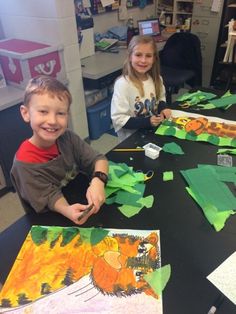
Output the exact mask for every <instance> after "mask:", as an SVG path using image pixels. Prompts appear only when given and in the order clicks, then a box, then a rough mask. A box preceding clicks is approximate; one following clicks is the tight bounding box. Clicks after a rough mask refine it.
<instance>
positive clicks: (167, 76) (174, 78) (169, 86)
mask: <svg viewBox="0 0 236 314" xmlns="http://www.w3.org/2000/svg"><path fill="white" fill-rule="evenodd" d="M159 56H160V64H161V75H162V78H163V81H164V85H165V87H166V98H167V102H168V103H169V104H171V102H172V94H174V93H178V91H179V89H180V88H181V87H184V86H185V84H187V85H189V86H190V87H196V86H199V87H200V86H201V85H202V55H201V43H200V40H199V38H198V37H197V36H196V35H194V34H192V33H183V32H180V33H175V34H173V35H172V36H171V37H169V38H168V40H167V42H166V44H165V46H164V48H163V50H161V51H160V53H159Z"/></svg>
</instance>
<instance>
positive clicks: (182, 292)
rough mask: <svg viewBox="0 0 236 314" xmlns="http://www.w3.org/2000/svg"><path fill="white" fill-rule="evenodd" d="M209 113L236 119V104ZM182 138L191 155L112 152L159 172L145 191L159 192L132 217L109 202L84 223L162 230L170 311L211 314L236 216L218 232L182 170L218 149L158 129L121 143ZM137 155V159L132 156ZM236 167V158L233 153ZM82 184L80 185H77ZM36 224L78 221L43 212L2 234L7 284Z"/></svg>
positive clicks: (0, 272)
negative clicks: (169, 176)
mask: <svg viewBox="0 0 236 314" xmlns="http://www.w3.org/2000/svg"><path fill="white" fill-rule="evenodd" d="M204 114H206V115H207V114H208V115H213V116H217V115H218V116H221V117H222V118H225V119H231V120H235V118H236V106H232V107H231V108H230V109H229V110H227V111H222V112H221V111H220V110H214V111H205V112H204ZM173 141H174V142H176V143H177V144H179V145H180V146H181V147H182V149H183V150H184V152H185V155H171V154H167V153H164V152H161V154H160V157H159V158H158V159H156V160H152V159H150V158H148V157H145V155H144V152H133V153H130V152H129V153H127V152H112V151H111V152H109V153H108V154H107V157H108V159H110V160H112V161H115V162H125V163H127V164H128V165H129V166H133V167H134V169H136V170H138V169H141V170H142V171H144V172H146V171H148V170H150V169H152V170H154V172H155V173H154V176H153V178H152V179H151V180H150V181H147V183H146V191H145V195H150V194H153V195H154V196H155V200H154V205H153V208H151V209H146V208H144V209H142V210H141V212H140V213H139V214H138V215H135V216H133V217H132V218H129V219H128V218H126V217H125V216H123V215H122V214H121V213H120V212H119V211H118V210H117V209H116V206H114V205H109V206H107V205H104V206H103V207H102V209H101V210H100V212H99V213H98V214H97V215H95V216H93V217H91V218H90V219H89V221H88V222H86V224H85V225H84V226H86V227H91V226H97V227H98V226H99V227H105V228H121V229H122V228H125V229H129V228H130V229H144V230H148V229H159V230H160V237H161V255H162V265H166V264H170V265H171V268H172V274H171V278H170V281H169V282H168V284H167V286H166V288H165V290H164V294H163V304H164V306H163V307H164V313H165V314H189V313H191V314H205V313H207V312H208V310H209V308H210V306H211V305H212V303H213V302H214V300H215V299H216V298H217V296H218V295H219V291H218V289H217V288H216V287H215V286H214V285H213V284H211V283H210V282H209V281H208V280H207V279H206V276H207V275H209V274H210V273H211V272H212V271H213V270H214V269H215V268H216V267H217V266H219V265H220V264H221V263H222V262H223V261H224V260H225V259H226V258H228V257H229V256H230V255H231V254H232V253H233V252H234V251H235V250H236V215H235V216H231V217H230V218H229V219H228V221H227V222H226V225H225V227H224V229H223V230H221V231H220V232H216V231H215V230H214V229H213V227H212V226H211V225H210V224H209V223H208V221H207V220H206V218H205V217H204V215H203V212H202V210H201V208H200V207H199V206H198V205H197V204H196V203H195V202H194V200H193V199H192V198H191V197H190V196H189V195H188V193H187V192H186V190H185V187H186V185H187V184H186V182H185V181H184V179H183V177H182V176H181V174H180V172H179V170H184V169H189V168H195V167H196V166H197V164H202V163H205V164H216V160H217V155H216V151H217V150H218V147H216V146H213V145H211V144H208V143H203V142H191V141H185V140H179V139H177V138H174V137H166V136H157V135H155V134H153V132H149V131H138V132H136V133H135V134H133V135H132V136H131V137H130V138H128V139H127V140H125V141H124V142H123V143H121V144H120V145H119V147H120V148H122V147H136V146H137V145H139V146H143V145H144V144H146V143H148V142H152V143H156V144H158V145H160V146H163V145H164V144H165V143H167V142H173ZM131 157H132V158H131ZM233 162H234V166H235V165H236V157H233ZM170 170H172V171H173V172H174V180H173V181H168V182H163V180H162V173H163V171H170ZM73 184H74V183H72V185H70V186H69V187H68V188H67V190H66V191H65V194H66V195H67V197H68V199H69V200H70V201H73V200H75V198H76V197H77V194H78V189H77V191H76V193H75V192H73V190H74V187H75V186H73ZM74 185H76V184H74ZM33 224H40V225H58V226H70V225H72V224H73V223H72V222H70V221H69V220H67V219H66V218H64V217H63V216H60V215H58V214H56V213H53V212H48V213H45V214H42V215H37V214H35V213H30V214H27V215H25V216H24V217H22V218H21V219H19V220H18V221H17V222H16V223H14V224H13V225H12V226H10V227H9V228H8V229H6V230H5V231H4V232H2V233H1V234H0V254H1V260H0V281H1V282H2V283H4V281H5V280H6V277H7V275H8V273H9V271H10V269H11V267H12V264H13V262H14V260H15V258H16V256H17V253H18V251H19V249H20V247H21V245H22V243H23V241H24V239H25V237H26V235H27V233H28V232H29V230H30V228H31V226H32V225H33ZM217 313H219V314H233V313H236V307H235V305H234V304H233V303H232V302H231V301H229V300H228V299H227V298H226V299H225V301H224V303H223V304H222V305H221V307H220V309H219V310H218V311H217Z"/></svg>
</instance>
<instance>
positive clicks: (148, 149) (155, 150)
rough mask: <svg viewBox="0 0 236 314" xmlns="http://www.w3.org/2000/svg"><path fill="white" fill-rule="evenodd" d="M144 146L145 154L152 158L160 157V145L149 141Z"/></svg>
mask: <svg viewBox="0 0 236 314" xmlns="http://www.w3.org/2000/svg"><path fill="white" fill-rule="evenodd" d="M143 148H144V150H145V156H147V157H149V158H151V159H156V158H157V157H159V154H160V151H161V150H162V148H161V147H160V146H157V145H156V144H153V143H148V144H146V145H144V146H143Z"/></svg>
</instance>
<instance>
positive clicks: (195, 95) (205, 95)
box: [177, 90, 217, 101]
mask: <svg viewBox="0 0 236 314" xmlns="http://www.w3.org/2000/svg"><path fill="white" fill-rule="evenodd" d="M216 96H217V95H215V94H213V93H207V92H203V91H200V90H198V91H196V92H193V93H185V94H183V95H181V96H180V97H178V98H177V101H185V100H188V99H190V101H191V99H193V98H195V99H196V98H198V99H199V100H208V99H212V98H214V97H216Z"/></svg>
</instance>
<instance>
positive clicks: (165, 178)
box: [163, 171, 174, 181]
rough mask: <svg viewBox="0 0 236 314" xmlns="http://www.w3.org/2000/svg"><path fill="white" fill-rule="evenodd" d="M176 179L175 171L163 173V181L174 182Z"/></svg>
mask: <svg viewBox="0 0 236 314" xmlns="http://www.w3.org/2000/svg"><path fill="white" fill-rule="evenodd" d="M173 179H174V173H173V171H165V172H163V181H172V180H173Z"/></svg>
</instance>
